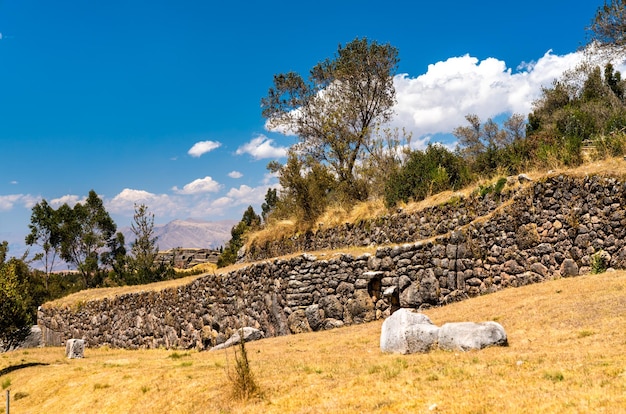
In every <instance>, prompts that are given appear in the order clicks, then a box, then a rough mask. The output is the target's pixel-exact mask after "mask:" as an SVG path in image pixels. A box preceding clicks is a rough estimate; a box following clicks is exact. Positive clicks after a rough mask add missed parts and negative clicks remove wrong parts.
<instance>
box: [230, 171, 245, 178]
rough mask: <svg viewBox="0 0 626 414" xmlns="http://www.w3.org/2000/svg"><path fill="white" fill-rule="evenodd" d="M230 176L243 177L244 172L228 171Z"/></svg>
mask: <svg viewBox="0 0 626 414" xmlns="http://www.w3.org/2000/svg"><path fill="white" fill-rule="evenodd" d="M228 176H229V177H230V178H241V177H243V174H242V173H240V172H239V171H231V172H229V173H228Z"/></svg>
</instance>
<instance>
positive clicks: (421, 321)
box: [380, 308, 439, 354]
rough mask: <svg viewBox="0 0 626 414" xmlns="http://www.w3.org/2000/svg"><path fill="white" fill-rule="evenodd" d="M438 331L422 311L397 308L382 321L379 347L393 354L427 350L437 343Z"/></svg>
mask: <svg viewBox="0 0 626 414" xmlns="http://www.w3.org/2000/svg"><path fill="white" fill-rule="evenodd" d="M438 331H439V328H438V327H437V326H435V325H433V323H432V321H431V320H430V318H429V317H428V316H426V315H424V314H423V313H419V312H417V311H415V310H413V309H406V308H402V309H398V310H397V311H396V312H394V313H393V314H392V315H391V316H390V317H388V318H387V319H385V321H384V322H383V326H382V331H381V334H380V349H381V350H382V351H383V352H389V353H394V354H412V353H416V352H428V351H429V350H430V349H431V348H433V347H434V346H435V345H436V344H437V337H438Z"/></svg>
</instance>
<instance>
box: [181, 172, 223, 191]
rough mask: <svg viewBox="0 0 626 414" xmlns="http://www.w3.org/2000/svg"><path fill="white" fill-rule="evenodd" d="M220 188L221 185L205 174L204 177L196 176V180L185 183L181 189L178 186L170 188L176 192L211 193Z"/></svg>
mask: <svg viewBox="0 0 626 414" xmlns="http://www.w3.org/2000/svg"><path fill="white" fill-rule="evenodd" d="M220 188H221V185H220V184H219V183H218V182H217V181H215V180H213V178H211V177H209V176H206V177H204V178H198V179H197V180H193V181H192V182H190V183H189V184H186V185H185V186H184V187H183V188H182V189H179V188H178V187H174V188H172V190H174V191H175V192H176V193H178V194H186V195H191V194H201V193H211V192H217V191H219V190H220Z"/></svg>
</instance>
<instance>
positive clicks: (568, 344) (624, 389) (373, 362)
mask: <svg viewBox="0 0 626 414" xmlns="http://www.w3.org/2000/svg"><path fill="white" fill-rule="evenodd" d="M426 313H427V314H428V316H430V317H431V319H432V320H433V322H434V323H436V324H438V325H441V324H443V323H445V322H452V321H466V320H471V321H483V320H496V321H498V322H499V323H501V324H502V325H503V326H504V328H505V329H506V331H507V333H508V336H509V343H510V346H509V347H506V348H488V349H485V350H482V351H472V352H467V353H460V352H446V351H434V352H431V353H429V354H415V355H386V354H382V353H381V352H380V348H379V335H380V328H381V324H382V321H376V322H373V323H369V324H365V325H357V326H352V327H346V328H341V329H336V330H332V331H325V332H315V333H309V334H301V335H291V336H285V337H279V338H269V339H265V340H262V341H258V342H251V343H248V344H247V345H246V348H247V350H248V356H249V360H250V363H251V366H252V371H253V373H254V375H255V378H256V382H257V383H258V385H259V386H260V388H261V392H262V394H261V395H260V396H258V397H256V398H254V399H252V400H248V401H239V400H235V399H233V397H232V386H231V381H230V379H229V376H230V377H231V378H232V376H233V375H234V351H233V349H229V350H226V351H224V350H222V351H216V352H197V351H193V350H191V351H181V350H177V351H174V350H141V351H126V350H118V349H106V348H103V349H91V348H88V349H86V350H85V358H84V359H80V360H67V359H66V358H65V357H64V349H62V348H45V349H29V350H18V351H13V352H9V353H5V354H1V355H0V370H4V371H5V372H6V368H9V367H15V366H17V365H20V364H29V363H43V364H48V365H38V366H30V367H26V368H22V369H16V370H13V371H11V372H9V373H7V374H4V375H1V376H0V385H1V386H2V389H3V390H2V395H1V396H0V402H1V404H0V407H1V408H0V412H4V407H5V401H4V396H5V395H6V390H10V395H11V401H10V405H11V407H10V409H11V413H33V414H34V413H46V414H49V413H63V412H79V413H431V412H434V413H538V412H539V413H593V412H601V413H626V272H621V271H620V272H611V273H604V274H599V275H587V276H581V277H577V278H571V279H559V280H554V281H550V282H546V283H543V284H538V285H532V286H526V287H523V288H517V289H508V290H505V291H501V292H498V293H495V294H491V295H487V296H482V297H478V298H474V299H472V300H468V301H465V302H461V303H456V304H453V305H449V306H446V307H442V308H437V309H431V310H429V311H427V312H426Z"/></svg>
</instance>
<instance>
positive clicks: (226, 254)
mask: <svg viewBox="0 0 626 414" xmlns="http://www.w3.org/2000/svg"><path fill="white" fill-rule="evenodd" d="M260 225H261V217H259V215H258V214H256V213H255V212H254V209H253V208H252V206H248V208H247V209H246V211H244V213H243V216H242V217H241V221H240V222H239V223H237V225H235V226H233V228H232V229H231V230H230V235H231V239H230V241H229V242H228V244H227V245H226V248H225V249H224V250H223V251H222V254H221V255H220V257H219V258H218V259H217V267H225V266H228V265H231V264H234V263H235V262H236V261H237V253H238V252H239V249H241V248H242V247H243V243H244V235H245V234H246V232H248V231H250V230H255V229H258V228H259V226H260Z"/></svg>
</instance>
